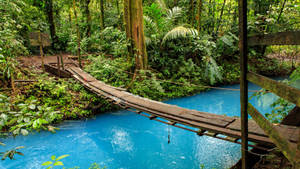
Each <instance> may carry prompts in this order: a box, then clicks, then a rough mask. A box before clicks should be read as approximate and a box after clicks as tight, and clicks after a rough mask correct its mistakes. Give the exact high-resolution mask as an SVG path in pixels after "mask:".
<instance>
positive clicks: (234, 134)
mask: <svg viewBox="0 0 300 169" xmlns="http://www.w3.org/2000/svg"><path fill="white" fill-rule="evenodd" d="M126 104H127V105H128V106H129V107H132V108H135V109H139V110H141V111H143V112H147V113H150V114H154V115H156V116H158V117H161V118H164V119H166V120H169V121H174V122H177V123H179V124H183V125H187V126H191V127H195V128H199V129H203V130H206V131H211V132H214V133H219V134H223V135H226V136H231V137H235V138H241V132H240V131H234V130H230V129H226V128H223V127H217V126H214V125H209V124H205V123H199V122H195V121H190V120H186V119H184V118H180V117H176V116H172V115H169V114H164V113H160V112H156V111H153V110H149V109H147V108H145V107H140V106H138V105H135V104H131V103H126ZM249 141H253V142H255V143H261V144H264V145H273V143H272V141H271V140H270V139H269V138H267V137H263V136H258V135H254V134H249Z"/></svg>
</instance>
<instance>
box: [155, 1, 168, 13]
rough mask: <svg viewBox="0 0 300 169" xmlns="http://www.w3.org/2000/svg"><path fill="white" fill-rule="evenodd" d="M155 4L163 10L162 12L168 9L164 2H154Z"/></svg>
mask: <svg viewBox="0 0 300 169" xmlns="http://www.w3.org/2000/svg"><path fill="white" fill-rule="evenodd" d="M156 3H157V4H158V5H159V7H160V8H161V9H162V10H164V11H167V10H168V8H167V5H166V2H165V1H164V0H156Z"/></svg>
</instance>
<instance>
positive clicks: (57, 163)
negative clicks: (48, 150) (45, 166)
mask: <svg viewBox="0 0 300 169" xmlns="http://www.w3.org/2000/svg"><path fill="white" fill-rule="evenodd" d="M53 165H54V166H58V165H61V166H62V165H64V164H63V163H62V162H61V161H56V162H55V163H54V164H53Z"/></svg>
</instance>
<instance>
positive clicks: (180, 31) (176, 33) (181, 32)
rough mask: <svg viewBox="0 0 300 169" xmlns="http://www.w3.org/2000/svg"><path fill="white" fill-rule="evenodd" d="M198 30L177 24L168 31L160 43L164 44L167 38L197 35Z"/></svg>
mask: <svg viewBox="0 0 300 169" xmlns="http://www.w3.org/2000/svg"><path fill="white" fill-rule="evenodd" d="M197 35H198V31H197V30H196V29H194V28H186V27H183V26H177V27H175V28H174V29H172V30H171V31H169V32H168V33H167V34H166V35H165V36H164V38H163V41H162V44H164V43H165V42H166V41H168V40H173V39H177V38H185V37H188V36H193V37H195V36H197Z"/></svg>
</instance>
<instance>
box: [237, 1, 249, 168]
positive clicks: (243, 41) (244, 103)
mask: <svg viewBox="0 0 300 169" xmlns="http://www.w3.org/2000/svg"><path fill="white" fill-rule="evenodd" d="M239 49H240V70H241V77H240V95H241V96H240V98H241V129H242V147H241V151H242V169H247V168H248V113H247V109H248V81H247V71H248V70H247V59H248V58H247V0H239Z"/></svg>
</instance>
